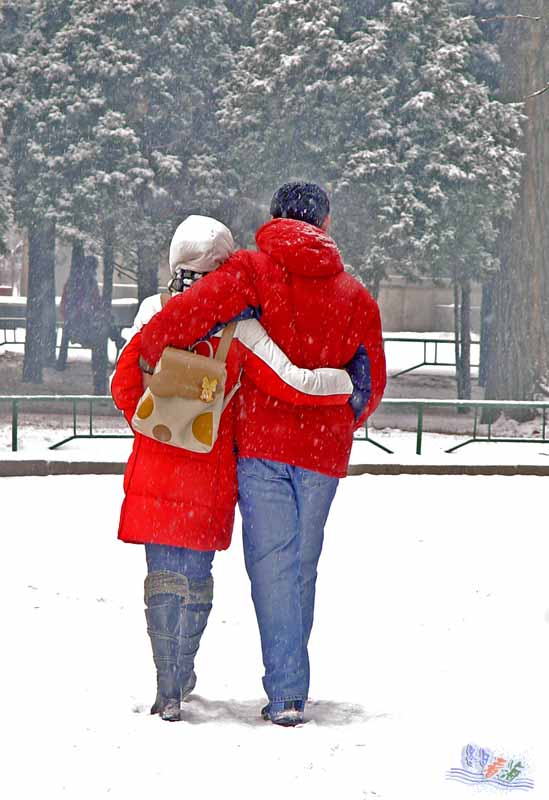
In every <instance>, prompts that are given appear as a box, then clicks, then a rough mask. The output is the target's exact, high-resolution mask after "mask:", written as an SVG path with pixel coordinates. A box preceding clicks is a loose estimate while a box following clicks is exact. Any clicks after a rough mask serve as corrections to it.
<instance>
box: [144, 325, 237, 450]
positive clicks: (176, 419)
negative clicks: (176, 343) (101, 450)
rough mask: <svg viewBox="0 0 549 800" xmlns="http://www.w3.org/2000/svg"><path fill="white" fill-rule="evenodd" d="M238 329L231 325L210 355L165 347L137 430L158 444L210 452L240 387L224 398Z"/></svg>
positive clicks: (149, 384)
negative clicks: (231, 353) (230, 403)
mask: <svg viewBox="0 0 549 800" xmlns="http://www.w3.org/2000/svg"><path fill="white" fill-rule="evenodd" d="M235 329H236V323H235V322H234V323H231V324H230V325H227V327H226V328H225V330H224V331H223V335H222V336H221V341H220V342H219V346H218V348H217V351H216V353H215V356H214V355H213V347H212V345H211V344H210V343H209V342H207V344H208V345H209V347H210V357H208V356H201V355H198V354H197V353H193V352H191V351H188V350H178V349H177V348H175V347H166V349H165V350H164V352H163V353H162V356H161V357H160V360H159V362H158V364H157V365H156V369H155V371H154V374H153V375H152V376H151V377H150V380H149V381H148V387H147V389H146V390H145V392H144V394H143V396H142V397H141V399H140V401H139V403H138V406H137V410H136V412H135V414H134V416H133V419H132V427H133V428H134V430H136V431H139V433H141V434H143V435H144V436H148V437H150V438H151V439H155V440H156V441H157V442H162V443H164V444H169V445H172V447H180V448H183V449H184V450H190V451H191V452H193V453H209V452H210V451H211V450H212V448H213V446H214V445H215V441H216V439H217V433H218V430H219V424H220V421H221V415H222V414H223V411H224V410H225V408H226V407H227V405H228V404H229V402H230V401H231V400H232V398H233V397H234V395H235V393H236V392H237V391H238V389H239V388H240V380H238V381H237V383H236V384H235V386H233V388H232V389H231V391H230V392H229V394H228V395H227V397H225V384H226V381H227V369H226V360H227V355H228V353H229V348H230V346H231V342H232V339H233V336H234V332H235Z"/></svg>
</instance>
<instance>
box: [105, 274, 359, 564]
mask: <svg viewBox="0 0 549 800" xmlns="http://www.w3.org/2000/svg"><path fill="white" fill-rule="evenodd" d="M202 280H204V279H202ZM249 325H251V323H244V326H249ZM239 328H240V326H239ZM143 330H144V329H143ZM249 330H250V329H249V328H248V329H247V330H246V331H241V332H240V333H239V334H238V335H240V336H241V338H242V342H245V343H247V346H245V345H244V344H242V343H241V342H240V341H237V340H236V339H235V340H234V341H233V344H232V345H231V348H230V351H229V357H228V359H227V384H226V390H227V392H228V391H230V389H231V388H232V386H233V385H234V383H235V381H236V379H237V377H238V374H239V372H240V369H241V368H243V369H244V370H245V373H246V374H247V375H248V376H250V379H251V380H255V381H256V382H257V383H259V384H267V385H269V387H270V391H271V392H273V394H275V395H277V396H278V397H279V398H281V399H282V400H284V401H287V402H289V403H299V404H304V405H307V404H315V405H316V404H322V403H325V404H343V403H347V401H348V399H349V389H348V390H347V391H345V390H344V388H343V385H344V384H343V383H342V382H341V380H340V379H338V380H337V381H334V379H333V376H331V377H330V378H329V379H328V380H327V382H326V384H324V386H323V387H319V385H318V384H317V383H314V384H313V383H311V381H310V379H311V377H315V378H317V377H319V376H318V375H317V374H315V376H311V374H309V375H297V376H296V374H295V371H291V370H288V365H287V364H285V363H284V361H283V360H282V359H280V358H279V357H278V356H277V354H276V353H273V351H272V348H271V349H269V348H267V349H266V348H265V347H263V348H262V347H261V346H259V345H258V344H257V341H254V335H253V331H252V336H251V338H250V336H249V335H248V334H249ZM256 334H257V332H256ZM141 336H142V333H141V332H139V333H137V334H136V335H135V336H134V337H133V338H132V339H131V341H130V342H129V343H128V344H127V345H126V347H125V348H124V350H122V353H121V355H120V358H119V360H118V364H117V366H116V371H115V373H114V376H113V379H112V383H111V392H112V396H113V399H114V402H115V404H116V406H117V407H118V408H119V409H120V410H121V411H123V413H124V415H125V417H126V419H127V420H128V422H129V423H131V420H132V417H133V415H134V413H135V409H136V408H137V404H138V402H139V399H140V397H141V395H142V394H143V379H142V373H141V370H140V368H139V364H138V360H139V354H140V350H141ZM255 340H257V335H255ZM218 342H219V340H217V339H213V340H212V345H213V347H214V349H217V345H218ZM271 344H272V343H271ZM198 352H200V345H199V346H198ZM204 354H207V350H205V352H204ZM277 370H278V371H277ZM279 373H280V374H282V375H284V376H285V378H284V377H280V374H279ZM321 380H322V379H321ZM345 381H347V382H348V383H349V386H350V381H349V378H348V376H345ZM330 391H332V392H339V393H330ZM319 392H320V393H321V394H320V395H319ZM236 397H238V394H237V395H236ZM236 397H235V398H234V399H233V400H232V401H231V402H230V404H229V406H228V407H227V409H226V410H225V411H224V413H223V416H222V418H221V424H220V427H219V433H218V438H217V441H216V443H215V446H214V448H213V450H212V452H211V453H208V454H200V453H192V452H190V451H188V450H182V449H179V448H176V447H172V446H170V445H167V444H162V443H160V442H157V441H155V440H153V439H150V438H148V437H147V436H142V435H141V434H139V433H136V434H135V440H134V445H133V450H132V453H131V456H130V459H129V461H128V466H127V468H126V473H125V475H124V492H125V500H124V503H123V506H122V511H121V515H120V525H119V531H118V536H119V538H120V539H122V540H123V541H125V542H133V543H152V544H163V545H174V546H176V547H190V548H192V549H195V550H224V549H226V548H227V547H228V546H229V544H230V541H231V534H232V529H233V521H234V509H235V504H236V497H237V479H236V457H235V448H234V441H235V419H236V411H237V408H238V406H237V403H236Z"/></svg>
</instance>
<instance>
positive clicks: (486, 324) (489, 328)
mask: <svg viewBox="0 0 549 800" xmlns="http://www.w3.org/2000/svg"><path fill="white" fill-rule="evenodd" d="M493 336H494V280H493V279H492V280H491V281H488V283H485V284H484V285H483V287H482V301H481V306H480V366H479V370H478V382H479V386H486V380H487V376H488V370H489V368H490V362H491V360H492V358H493V356H494V347H493V344H494V343H493Z"/></svg>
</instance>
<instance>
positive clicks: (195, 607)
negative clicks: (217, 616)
mask: <svg viewBox="0 0 549 800" xmlns="http://www.w3.org/2000/svg"><path fill="white" fill-rule="evenodd" d="M212 598H213V579H212V578H211V577H209V578H207V579H205V580H202V581H197V580H189V579H188V578H187V577H186V576H185V575H181V574H180V573H178V572H169V571H161V572H152V573H150V574H149V575H148V576H147V578H146V579H145V605H146V606H147V607H146V609H145V615H146V618H147V630H148V633H149V638H150V640H151V645H152V651H153V658H154V663H155V665H156V675H157V694H156V700H155V702H154V704H153V706H152V708H151V714H160V716H161V717H162V719H164V720H167V721H170V722H174V721H177V720H179V719H181V701H182V700H183V699H184V698H185V697H187V696H188V695H189V694H190V693H191V692H192V690H193V689H194V686H195V684H196V675H195V673H194V659H195V656H196V653H197V652H198V647H199V645H200V639H201V637H202V634H203V632H204V629H205V628H206V624H207V622H208V617H209V614H210V611H211V608H212Z"/></svg>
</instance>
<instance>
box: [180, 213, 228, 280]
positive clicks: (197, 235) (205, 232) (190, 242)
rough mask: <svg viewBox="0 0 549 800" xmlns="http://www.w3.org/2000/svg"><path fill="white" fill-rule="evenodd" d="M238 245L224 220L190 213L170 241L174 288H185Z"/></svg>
mask: <svg viewBox="0 0 549 800" xmlns="http://www.w3.org/2000/svg"><path fill="white" fill-rule="evenodd" d="M234 249H235V245H234V239H233V236H232V233H231V232H230V230H229V229H228V228H227V226H226V225H223V223H222V222H219V220H216V219H213V217H202V216H199V215H198V214H193V215H191V216H190V217H187V219H185V220H183V222H182V223H181V224H180V225H179V227H178V228H177V230H176V232H175V233H174V235H173V238H172V241H171V244H170V270H171V273H172V280H171V281H170V285H169V288H170V291H172V292H182V291H184V290H185V289H186V288H188V287H189V286H191V285H192V284H193V283H194V281H195V280H198V278H200V277H201V276H202V275H204V274H206V273H207V272H212V271H213V270H214V269H216V268H217V267H218V266H219V265H220V264H222V263H223V262H224V261H226V260H227V259H228V257H229V256H230V255H231V253H232V252H233V251H234Z"/></svg>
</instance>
